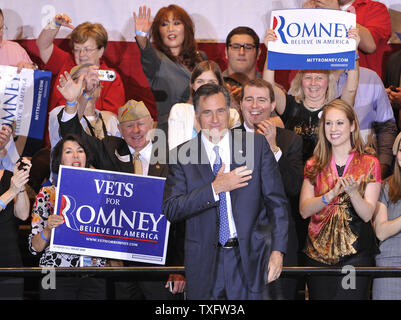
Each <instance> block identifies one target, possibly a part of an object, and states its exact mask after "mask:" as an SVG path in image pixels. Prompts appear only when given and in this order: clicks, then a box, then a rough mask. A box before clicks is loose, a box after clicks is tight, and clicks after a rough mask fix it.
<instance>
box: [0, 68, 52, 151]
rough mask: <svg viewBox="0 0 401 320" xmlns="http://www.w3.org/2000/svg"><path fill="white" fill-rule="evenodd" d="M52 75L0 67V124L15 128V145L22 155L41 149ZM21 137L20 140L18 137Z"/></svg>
mask: <svg viewBox="0 0 401 320" xmlns="http://www.w3.org/2000/svg"><path fill="white" fill-rule="evenodd" d="M51 75H52V74H51V72H49V71H41V70H32V69H22V70H21V72H19V73H18V72H17V67H12V66H0V119H1V124H10V125H12V126H13V127H14V128H15V131H14V133H15V135H16V136H17V140H16V142H15V143H16V144H17V145H18V146H19V147H18V149H19V150H22V154H21V155H24V156H32V155H33V154H34V153H36V152H37V151H38V150H39V149H40V148H41V147H42V139H43V134H44V131H45V124H46V117H47V102H48V99H49V90H50V84H51ZM19 137H21V139H20V138H19Z"/></svg>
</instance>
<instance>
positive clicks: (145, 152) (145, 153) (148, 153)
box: [128, 141, 152, 163]
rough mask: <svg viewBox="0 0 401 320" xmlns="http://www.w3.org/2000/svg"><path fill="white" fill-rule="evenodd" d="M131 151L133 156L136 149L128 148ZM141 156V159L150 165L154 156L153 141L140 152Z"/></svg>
mask: <svg viewBox="0 0 401 320" xmlns="http://www.w3.org/2000/svg"><path fill="white" fill-rule="evenodd" d="M128 148H129V151H130V152H131V154H132V155H133V154H134V152H135V149H134V148H132V147H131V146H128ZM139 153H140V156H139V158H143V159H144V160H146V162H147V163H150V157H151V156H152V141H149V142H148V144H147V145H146V146H145V148H143V149H142V150H140V151H139Z"/></svg>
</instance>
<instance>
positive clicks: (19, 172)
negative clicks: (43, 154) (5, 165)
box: [10, 158, 32, 194]
mask: <svg viewBox="0 0 401 320" xmlns="http://www.w3.org/2000/svg"><path fill="white" fill-rule="evenodd" d="M22 161H23V163H24V167H23V168H22V169H18V166H19V165H20V162H19V161H18V162H17V164H16V165H15V167H14V169H13V176H12V178H11V183H10V188H11V189H12V190H13V192H14V193H15V194H17V193H19V192H20V191H22V190H24V189H25V184H27V183H28V180H29V172H30V170H31V167H32V164H31V161H29V160H28V159H27V158H23V159H22Z"/></svg>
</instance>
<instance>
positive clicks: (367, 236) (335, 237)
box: [304, 152, 382, 265]
mask: <svg viewBox="0 0 401 320" xmlns="http://www.w3.org/2000/svg"><path fill="white" fill-rule="evenodd" d="M312 164H313V159H310V160H309V161H308V162H307V163H306V166H305V172H307V170H309V168H311V166H312ZM351 175H352V176H353V177H354V179H355V180H356V181H358V180H359V179H360V178H361V183H360V184H359V188H358V192H359V193H360V194H361V196H362V197H363V196H364V194H365V190H366V186H367V184H368V183H371V182H380V183H381V182H382V181H381V172H380V164H379V161H378V160H377V158H375V157H374V156H371V155H367V154H360V153H356V152H354V153H351V154H350V156H349V157H348V161H347V164H346V166H345V169H344V171H343V174H342V177H347V176H351ZM338 179H339V174H338V172H337V167H336V165H335V162H334V159H332V160H331V163H330V165H329V166H328V167H327V168H326V169H324V170H322V171H321V172H320V173H319V174H318V175H317V176H316V182H315V184H314V193H315V197H318V196H321V195H323V194H324V193H326V192H328V191H330V190H331V189H332V188H334V186H335V185H336V183H337V181H338ZM376 250H377V246H376V244H375V235H374V231H373V228H372V225H371V223H370V221H368V222H364V221H363V220H362V219H361V218H360V217H359V216H358V214H357V213H356V212H355V210H354V208H353V206H352V203H351V200H350V197H349V195H348V194H347V193H345V192H343V193H341V194H339V195H338V196H337V197H335V198H334V199H333V201H332V202H330V203H329V204H328V205H327V206H325V207H324V209H323V210H321V211H320V212H318V213H316V214H314V215H313V216H312V217H311V219H310V222H309V227H308V235H307V239H306V244H305V249H304V252H305V253H306V255H307V256H308V257H310V258H311V259H314V260H317V261H319V262H322V263H326V264H329V265H333V264H336V263H338V262H340V260H341V259H344V258H345V257H348V256H350V255H354V254H356V253H358V252H361V251H367V252H369V254H374V253H375V252H376Z"/></svg>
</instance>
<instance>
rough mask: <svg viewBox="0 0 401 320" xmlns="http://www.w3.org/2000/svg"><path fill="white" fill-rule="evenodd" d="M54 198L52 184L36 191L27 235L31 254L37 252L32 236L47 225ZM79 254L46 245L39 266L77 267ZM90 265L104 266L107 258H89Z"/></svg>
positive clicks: (54, 191)
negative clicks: (29, 229) (30, 227)
mask: <svg viewBox="0 0 401 320" xmlns="http://www.w3.org/2000/svg"><path fill="white" fill-rule="evenodd" d="M55 198H56V187H55V186H54V185H52V186H49V187H43V188H41V189H40V191H39V192H38V194H37V196H36V199H35V203H34V205H33V209H32V222H31V224H32V231H31V234H30V235H29V251H30V252H31V253H32V254H33V255H37V254H38V253H39V252H37V251H35V249H34V248H33V247H32V238H33V237H34V236H35V235H36V234H38V233H40V232H42V230H43V229H44V228H45V227H46V225H47V219H48V217H49V215H50V214H53V212H54V204H55ZM80 260H87V259H81V256H80V255H76V254H69V253H61V252H52V251H50V250H49V247H46V248H45V250H43V252H42V256H41V258H40V260H39V266H41V267H79V266H81V265H80ZM91 261H92V266H96V267H104V266H106V262H107V260H106V259H104V258H94V257H92V258H91Z"/></svg>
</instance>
